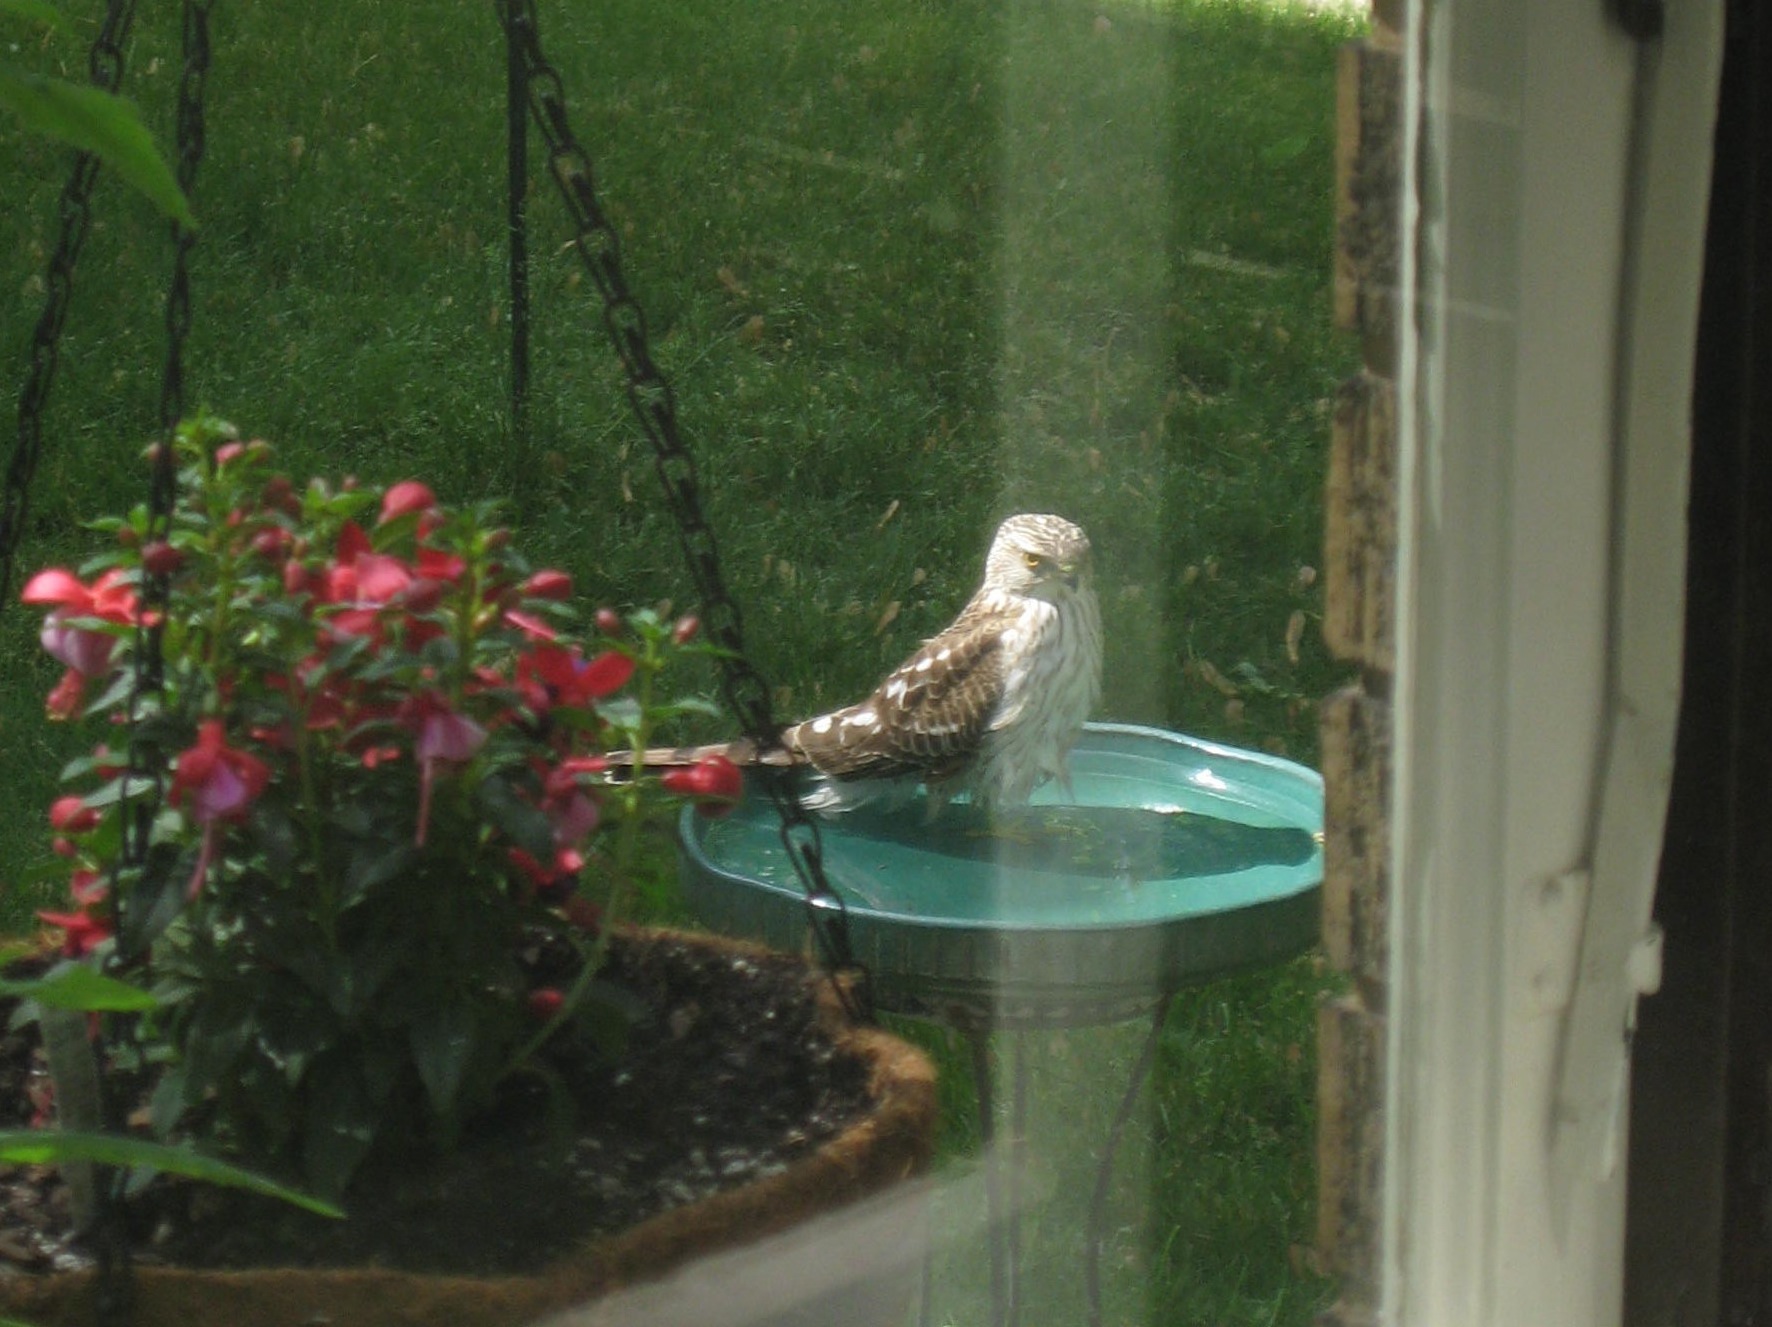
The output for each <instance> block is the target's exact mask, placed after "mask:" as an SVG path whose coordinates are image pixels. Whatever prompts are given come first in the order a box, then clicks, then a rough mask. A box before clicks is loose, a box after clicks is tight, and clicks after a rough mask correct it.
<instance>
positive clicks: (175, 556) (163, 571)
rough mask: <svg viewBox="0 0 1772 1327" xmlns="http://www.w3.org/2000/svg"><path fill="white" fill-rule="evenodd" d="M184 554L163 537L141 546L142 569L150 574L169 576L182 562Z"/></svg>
mask: <svg viewBox="0 0 1772 1327" xmlns="http://www.w3.org/2000/svg"><path fill="white" fill-rule="evenodd" d="M184 560H185V555H184V554H183V553H181V552H179V551H178V550H177V549H176V548H174V547H173V546H172V545H171V544H169V543H167V542H166V541H165V540H164V539H156V540H154V541H152V542H151V543H148V544H144V545H143V546H142V570H143V571H145V572H147V573H148V575H150V576H170V575H172V573H173V572H175V571H177V570H178V569H179V567H180V566H182V565H183V564H184Z"/></svg>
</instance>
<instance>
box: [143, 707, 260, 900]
mask: <svg viewBox="0 0 1772 1327" xmlns="http://www.w3.org/2000/svg"><path fill="white" fill-rule="evenodd" d="M270 780H271V769H270V766H268V765H266V764H265V763H264V761H262V760H260V759H259V758H258V757H257V756H254V755H252V754H250V753H248V752H245V751H241V750H238V749H236V748H234V747H231V746H229V745H228V744H227V741H226V738H225V736H224V733H223V729H222V721H221V720H220V719H205V720H204V721H203V722H202V723H200V724H198V725H197V745H196V746H193V747H190V748H189V749H187V750H185V751H182V752H180V753H179V757H178V768H177V769H176V770H175V771H174V772H173V775H172V788H171V791H170V792H169V793H168V794H167V800H168V801H170V802H171V803H172V805H174V806H180V805H183V804H184V803H185V802H186V801H187V800H188V801H189V803H190V810H191V815H192V817H193V818H194V819H195V820H196V821H197V823H198V824H199V825H201V826H202V827H203V841H202V844H201V845H200V846H199V847H198V850H197V865H196V867H195V869H194V870H192V872H191V883H190V884H189V886H188V887H187V888H186V891H185V897H187V898H195V897H196V896H197V891H198V890H200V889H201V888H202V887H203V881H204V879H205V877H207V876H208V874H209V864H210V862H211V861H212V860H214V857H215V849H216V845H217V843H218V842H219V840H220V834H221V826H222V824H223V823H224V822H226V821H229V820H239V819H241V818H242V817H243V816H245V814H246V812H247V809H248V808H249V807H250V806H251V805H252V804H253V802H255V801H257V800H258V797H259V794H261V793H262V792H264V790H265V786H266V785H267V784H268V783H269V782H270Z"/></svg>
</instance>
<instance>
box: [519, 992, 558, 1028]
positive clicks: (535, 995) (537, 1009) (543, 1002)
mask: <svg viewBox="0 0 1772 1327" xmlns="http://www.w3.org/2000/svg"><path fill="white" fill-rule="evenodd" d="M526 1003H527V1004H528V1006H529V1016H530V1017H531V1018H533V1019H535V1021H536V1022H538V1023H545V1022H547V1021H548V1020H549V1019H550V1018H552V1017H554V1015H555V1014H558V1013H559V1012H560V1011H561V1010H562V1009H564V1008H565V1007H566V996H565V995H564V994H563V993H562V992H560V991H558V990H556V989H555V988H554V987H552V986H540V987H537V988H536V989H535V990H533V991H531V992H529V998H528V1000H527V1002H526Z"/></svg>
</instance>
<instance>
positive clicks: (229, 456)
mask: <svg viewBox="0 0 1772 1327" xmlns="http://www.w3.org/2000/svg"><path fill="white" fill-rule="evenodd" d="M245 450H246V444H245V443H243V442H224V443H223V444H222V445H221V446H219V447H217V448H216V449H215V465H216V468H217V469H218V470H219V469H220V468H221V467H222V466H224V465H226V464H227V463H228V462H229V461H231V460H233V459H234V458H235V457H237V456H239V455H240V454H241V453H242V452H244V451H245Z"/></svg>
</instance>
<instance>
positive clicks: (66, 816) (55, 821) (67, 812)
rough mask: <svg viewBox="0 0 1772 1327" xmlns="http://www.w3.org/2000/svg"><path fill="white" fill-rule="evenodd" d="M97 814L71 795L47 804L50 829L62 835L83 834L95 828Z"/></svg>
mask: <svg viewBox="0 0 1772 1327" xmlns="http://www.w3.org/2000/svg"><path fill="white" fill-rule="evenodd" d="M98 822H99V813H98V811H97V809H96V808H94V807H90V806H88V805H86V803H85V802H84V801H83V800H82V799H81V798H79V797H76V796H73V795H72V794H70V795H68V796H67V797H58V798H56V799H55V800H54V801H53V802H51V803H50V804H49V824H50V828H52V829H54V830H56V831H57V832H58V833H62V834H84V833H85V832H86V831H87V830H89V829H94V828H96V827H97V825H98Z"/></svg>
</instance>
